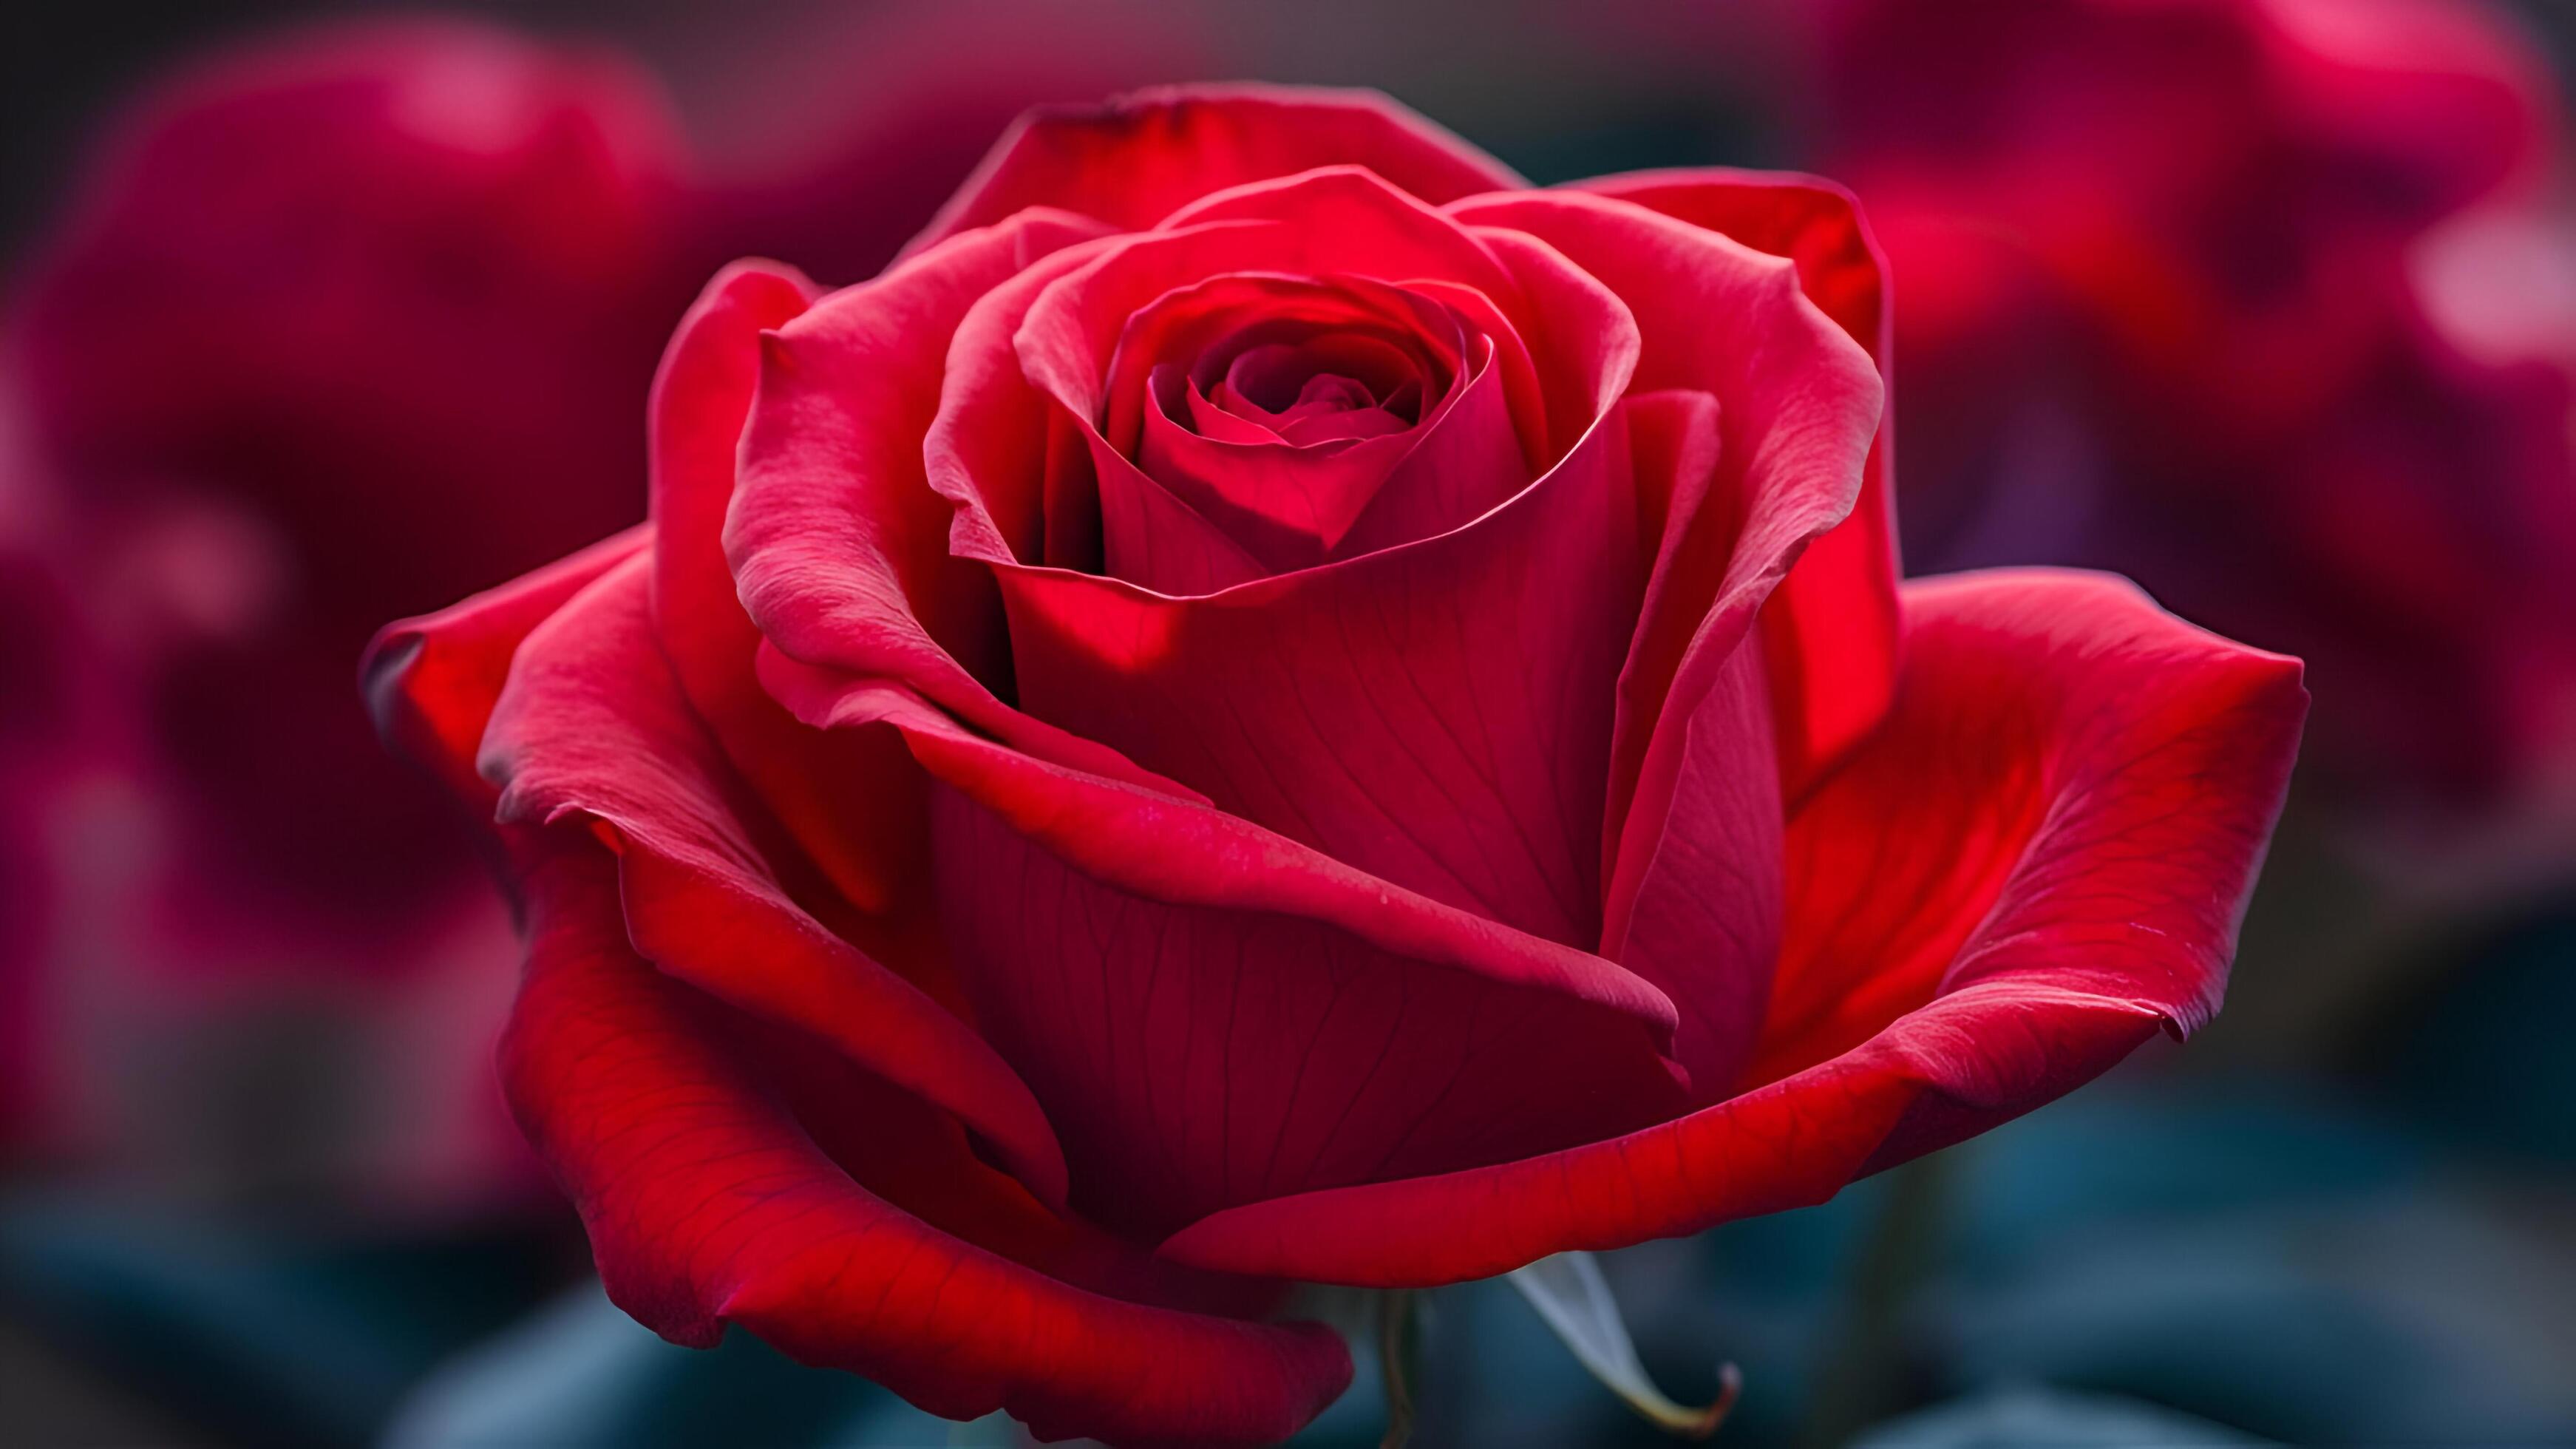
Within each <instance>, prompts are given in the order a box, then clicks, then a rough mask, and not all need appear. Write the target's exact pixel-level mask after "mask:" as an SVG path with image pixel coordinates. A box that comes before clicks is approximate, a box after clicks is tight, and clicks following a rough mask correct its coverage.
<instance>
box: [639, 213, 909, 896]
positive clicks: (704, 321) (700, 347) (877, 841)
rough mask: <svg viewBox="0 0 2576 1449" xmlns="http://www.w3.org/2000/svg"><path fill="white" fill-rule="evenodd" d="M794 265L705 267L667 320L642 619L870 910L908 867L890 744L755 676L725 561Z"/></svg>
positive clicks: (802, 282)
mask: <svg viewBox="0 0 2576 1449" xmlns="http://www.w3.org/2000/svg"><path fill="white" fill-rule="evenodd" d="M814 296H815V289H814V286H813V284H812V283H811V282H809V281H807V280H806V279H805V277H804V275H803V274H802V273H799V272H797V271H795V270H794V269H792V268H781V267H778V266H776V265H775V264H772V263H767V262H737V263H735V264H734V265H732V266H730V267H727V268H726V269H724V270H723V271H722V272H719V273H717V274H716V277H715V279H714V280H713V281H710V282H709V283H707V289H706V291H705V293H704V294H703V295H701V296H700V297H699V298H698V302H697V305H696V306H694V307H692V308H690V309H689V313H688V315H687V316H686V317H683V318H682V319H681V320H680V328H679V331H678V332H677V333H675V334H674V335H673V336H672V338H671V345H670V347H669V348H668V349H667V350H666V351H665V352H664V353H663V355H662V367H661V370H660V372H658V373H657V374H655V376H654V378H653V394H652V401H651V403H650V405H649V408H648V412H647V417H648V422H649V427H650V436H651V454H652V508H653V620H654V626H655V629H656V631H657V632H658V633H659V634H660V636H661V640H662V652H663V653H664V654H665V655H667V656H668V657H669V659H670V663H671V670H672V672H673V673H674V674H676V675H677V676H678V678H679V682H680V685H681V687H682V688H683V689H685V690H686V691H687V692H688V697H689V703H690V705H691V706H692V707H694V708H695V709H696V711H697V713H698V717H699V718H701V719H703V720H705V721H706V722H707V727H708V728H709V729H711V730H713V731H714V732H715V735H716V738H717V739H718V740H719V741H721V742H722V743H723V745H724V751H725V756H726V758H727V759H729V760H730V761H732V763H733V766H734V768H735V769H737V770H740V771H741V772H742V774H743V777H744V778H745V779H746V780H747V781H748V782H749V783H750V784H751V785H752V787H753V788H754V789H756V790H758V791H759V792H760V797H761V801H762V803H763V804H765V805H767V806H768V807H769V808H770V809H771V810H773V811H775V812H776V813H777V815H778V817H779V819H780V821H781V822H782V823H784V824H785V825H786V826H787V828H788V829H789V830H790V831H791V832H793V833H794V834H795V836H796V840H797V843H798V844H800V845H802V846H803V847H804V848H805V850H806V852H807V853H808V854H809V855H811V856H812V857H813V858H814V862H815V864H817V865H818V866H820V867H821V868H822V869H823V872H824V874H826V875H828V876H829V877H831V880H832V884H833V885H834V886H836V887H838V888H839V889H840V891H841V892H842V893H843V894H844V895H847V896H848V897H849V898H850V899H851V901H852V902H854V903H856V904H857V905H859V906H860V907H861V908H862V909H867V910H880V909H883V908H884V907H885V905H886V904H887V902H888V899H889V898H890V896H891V895H892V894H893V892H894V890H895V888H896V887H895V881H896V880H897V878H899V877H900V876H901V875H902V874H903V873H904V871H905V870H906V869H907V860H906V855H907V852H906V851H905V850H904V847H903V845H902V839H903V835H904V832H903V831H902V830H901V829H898V828H893V826H892V822H897V821H901V820H903V819H905V818H906V817H907V816H909V817H912V818H915V819H917V818H918V816H919V811H920V803H919V801H918V799H916V798H914V796H913V793H912V792H911V791H910V790H909V788H908V787H909V784H910V775H911V771H910V769H909V768H908V766H907V764H906V762H905V761H904V760H903V759H902V757H901V752H900V751H894V750H890V749H887V748H885V747H883V746H877V747H874V748H871V747H870V746H869V745H868V744H866V743H854V742H850V741H838V740H830V739H827V738H825V737H824V736H822V735H819V734H817V733H815V732H814V731H812V730H809V729H805V728H802V727H801V726H799V725H798V724H797V723H796V721H795V719H794V717H793V716H791V715H789V714H788V713H787V711H785V710H783V709H781V708H779V707H778V704H777V702H776V701H774V700H772V699H771V698H770V697H769V696H768V695H767V694H766V693H764V692H763V691H762V689H761V687H760V680H759V678H758V676H757V675H756V674H755V673H754V672H753V668H752V661H753V659H754V657H755V656H756V655H757V654H758V653H759V651H760V631H759V630H758V629H756V628H754V627H752V623H751V620H750V618H749V617H748V616H747V615H745V614H744V613H743V611H742V604H741V602H740V601H739V600H738V599H737V598H736V596H735V590H734V582H733V574H732V573H731V572H730V571H729V570H728V569H727V568H726V567H725V557H724V544H723V541H722V537H721V535H722V533H723V530H724V517H725V507H726V505H727V504H729V503H730V502H732V500H733V486H734V468H735V457H736V454H737V453H738V452H739V451H740V445H741V441H742V429H743V421H744V419H745V417H746V416H747V415H748V414H749V413H750V411H751V398H752V391H753V388H754V387H755V385H756V384H757V383H758V381H759V378H760V337H761V334H762V333H763V332H766V331H769V330H771V329H773V328H777V327H782V326H785V325H786V324H787V323H788V322H790V321H793V320H794V319H795V318H797V317H799V316H802V315H803V314H804V312H805V310H806V308H807V307H809V306H811V305H812V303H813V300H814Z"/></svg>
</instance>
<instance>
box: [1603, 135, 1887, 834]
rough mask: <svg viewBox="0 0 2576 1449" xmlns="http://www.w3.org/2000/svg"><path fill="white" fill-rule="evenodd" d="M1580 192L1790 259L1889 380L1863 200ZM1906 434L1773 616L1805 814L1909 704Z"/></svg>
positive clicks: (1825, 191) (1677, 188)
mask: <svg viewBox="0 0 2576 1449" xmlns="http://www.w3.org/2000/svg"><path fill="white" fill-rule="evenodd" d="M1574 185H1575V187H1576V188H1577V189H1579V190H1583V191H1588V192H1591V193H1593V194H1594V195H1597V196H1611V197H1616V198H1618V199H1620V200H1622V201H1632V202H1635V203H1636V204H1638V205H1639V206H1643V207H1646V208H1648V209H1650V210H1654V211H1659V212H1661V213H1663V214H1664V215H1666V216H1669V217H1672V218H1674V219H1676V220H1679V221H1686V222H1689V223H1691V224H1692V225H1693V226H1699V227H1705V228H1707V229H1708V230H1710V231H1713V232H1716V233H1718V234H1719V235H1721V236H1727V237H1732V238H1733V239H1735V240H1736V241H1739V242H1742V243H1744V244H1745V245H1746V246H1749V247H1752V248H1753V249H1754V250H1756V251H1763V252H1769V253H1770V254H1772V255H1773V256H1780V257H1787V258H1789V259H1790V260H1791V261H1793V262H1795V263H1796V264H1797V267H1798V285H1799V286H1800V287H1801V288H1803V289H1804V290H1805V292H1806V294H1807V298H1808V300H1810V301H1812V302H1814V303H1815V304H1816V306H1817V308H1818V309H1819V310H1821V311H1823V313H1824V314H1825V315H1826V316H1828V317H1830V318H1832V319H1833V320H1834V324H1835V325H1836V326H1838V327H1840V328H1842V329H1843V331H1844V332H1846V333H1848V334H1850V336H1851V339H1852V340H1853V341H1854V342H1857V343H1859V344H1860V345H1861V346H1862V347H1864V348H1866V349H1868V351H1869V355H1870V356H1871V357H1872V358H1873V359H1875V360H1876V361H1877V363H1878V369H1879V375H1880V377H1881V378H1882V379H1886V378H1888V376H1889V370H1890V358H1891V355H1892V351H1893V348H1892V343H1891V333H1890V331H1889V320H1888V309H1887V283H1886V275H1887V264H1886V262H1885V261H1884V260H1883V259H1882V258H1881V257H1880V254H1879V249H1878V244H1877V242H1876V241H1875V240H1873V239H1872V238H1871V236H1870V232H1869V227H1868V224H1867V223H1865V222H1864V221H1862V219H1861V214H1860V208H1859V205H1858V203H1856V202H1855V201H1853V199H1852V196H1851V193H1849V192H1847V191H1845V190H1843V189H1842V188H1841V187H1839V186H1836V185H1835V184H1833V183H1832V182H1830V181H1824V180H1820V179H1817V178H1814V177H1805V176H1795V175H1787V174H1782V173H1777V172H1756V171H1729V170H1722V169H1717V168H1709V169H1704V170H1688V171H1642V172H1635V173H1632V174H1629V175H1625V176H1604V177H1599V178H1597V179H1594V180H1589V181H1578V182H1576V183H1574ZM1891 386H1892V383H1891ZM1894 433H1895V417H1894V412H1893V409H1890V410H1889V411H1888V412H1887V413H1886V414H1885V415H1883V416H1882V417H1881V418H1880V419H1879V424H1878V437H1877V439H1876V440H1875V441H1874V442H1872V443H1871V445H1870V452H1869V463H1868V470H1867V471H1866V472H1865V473H1864V474H1863V475H1862V477H1861V489H1860V497H1859V499H1858V500H1857V501H1855V502H1854V503H1853V505H1852V511H1851V516H1850V517H1849V518H1846V519H1844V520H1843V521H1842V522H1841V523H1839V524H1836V525H1835V526H1834V527H1833V528H1832V529H1831V530H1829V531H1827V532H1826V533H1825V534H1824V535H1823V536H1822V537H1820V538H1818V539H1817V540H1816V541H1815V542H1814V543H1812V544H1810V545H1808V547H1807V552H1806V553H1805V554H1804V555H1803V556H1801V557H1800V558H1799V560H1798V562H1797V565H1796V566H1795V567H1794V568H1792V569H1791V570H1790V571H1789V576H1788V577H1787V578H1786V579H1783V580H1781V582H1780V586H1779V588H1778V590H1777V591H1776V598H1775V600H1774V602H1773V603H1772V604H1771V605H1770V606H1769V607H1768V608H1766V609H1765V610H1764V612H1763V636H1764V640H1765V642H1766V645H1767V648H1766V649H1765V651H1764V652H1765V655H1766V657H1767V658H1768V660H1769V662H1770V666H1771V674H1772V680H1773V683H1772V700H1773V705H1774V707H1775V708H1776V709H1777V710H1778V733H1779V742H1780V751H1781V756H1780V767H1781V770H1782V772H1783V774H1784V775H1785V777H1786V783H1785V786H1784V788H1785V791H1786V793H1787V795H1788V797H1789V798H1790V799H1792V800H1795V799H1797V798H1798V797H1799V796H1800V795H1802V794H1804V793H1805V791H1806V788H1807V786H1808V785H1810V784H1812V783H1813V782H1814V781H1815V779H1816V778H1817V777H1818V776H1819V775H1820V774H1822V773H1823V771H1824V770H1825V769H1827V768H1828V767H1830V766H1831V764H1832V763H1833V762H1834V761H1835V760H1837V759H1839V758H1840V757H1841V756H1842V754H1843V752H1844V751H1845V750H1848V749H1849V748H1851V747H1852V746H1853V745H1854V744H1857V743H1858V742H1859V741H1860V740H1861V738H1862V737H1864V736H1866V735H1867V734H1868V733H1869V732H1870V730H1871V729H1872V728H1873V727H1875V726H1876V725H1877V723H1878V721H1879V717H1880V716H1882V715H1884V714H1885V713H1886V712H1887V706H1888V702H1889V701H1890V700H1891V699H1893V698H1894V697H1895V694H1896V642H1897V620H1896V579H1897V575H1898V572H1899V570H1898V568H1897V547H1896V490H1895V488H1894V486H1893V484H1892V483H1891V482H1890V477H1891V474H1892V473H1893V471H1894V466H1895V465H1894V454H1895V442H1894Z"/></svg>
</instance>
